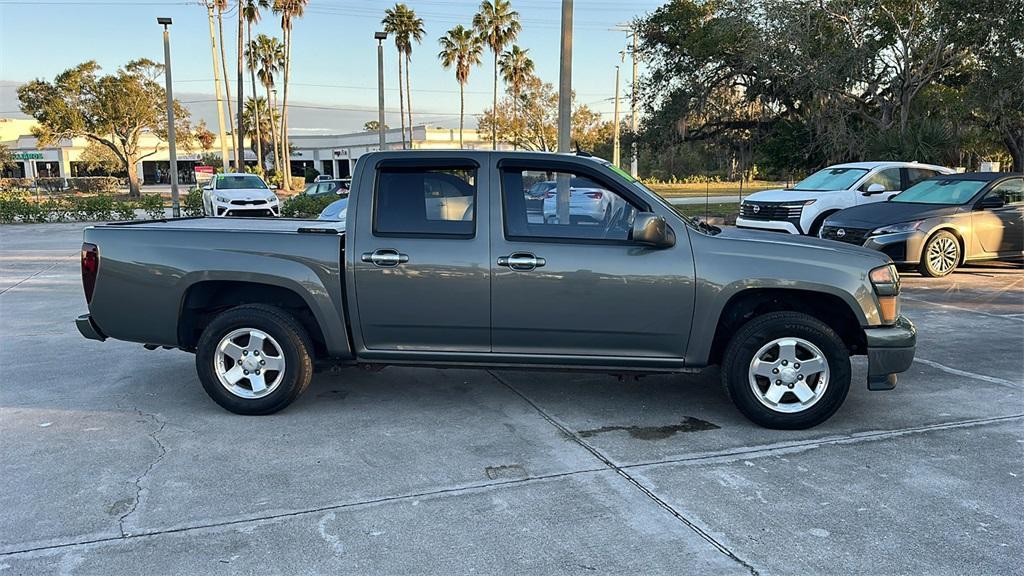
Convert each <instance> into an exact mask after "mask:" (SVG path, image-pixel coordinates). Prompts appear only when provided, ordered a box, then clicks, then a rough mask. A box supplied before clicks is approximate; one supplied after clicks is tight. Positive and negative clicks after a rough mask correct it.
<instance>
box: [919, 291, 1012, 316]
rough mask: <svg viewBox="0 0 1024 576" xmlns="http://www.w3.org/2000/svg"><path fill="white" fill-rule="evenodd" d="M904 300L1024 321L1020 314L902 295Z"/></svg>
mask: <svg viewBox="0 0 1024 576" xmlns="http://www.w3.org/2000/svg"><path fill="white" fill-rule="evenodd" d="M902 298H903V299H904V300H910V301H913V302H921V303H922V304H930V305H932V306H938V307H939V308H952V309H953V310H961V311H963V312H973V313H975V314H981V315H983V316H991V317H992V318H1002V319H1004V320H1018V321H1020V322H1024V316H1022V315H1020V314H993V313H991V312H982V311H981V310H974V309H973V308H964V307H963V306H954V305H952V304H939V303H938V302H929V301H928V300H922V299H920V298H914V297H913V296H907V295H906V294H904V295H902Z"/></svg>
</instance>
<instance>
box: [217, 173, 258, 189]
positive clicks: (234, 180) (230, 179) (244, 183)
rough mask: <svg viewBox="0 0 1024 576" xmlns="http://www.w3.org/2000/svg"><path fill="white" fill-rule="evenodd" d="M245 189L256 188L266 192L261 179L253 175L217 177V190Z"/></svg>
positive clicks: (223, 175)
mask: <svg viewBox="0 0 1024 576" xmlns="http://www.w3.org/2000/svg"><path fill="white" fill-rule="evenodd" d="M246 188H258V189H260V190H266V188H267V185H266V184H264V183H263V179H262V178H260V177H259V176H256V175H255V174H228V175H225V174H221V175H219V176H217V189H218V190H244V189H246Z"/></svg>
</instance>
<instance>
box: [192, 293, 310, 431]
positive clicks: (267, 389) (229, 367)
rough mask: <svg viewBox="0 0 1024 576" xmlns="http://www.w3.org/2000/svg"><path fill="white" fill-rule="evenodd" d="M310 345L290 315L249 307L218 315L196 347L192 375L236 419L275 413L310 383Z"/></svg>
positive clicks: (304, 333) (257, 305) (302, 329)
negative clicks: (237, 415) (197, 376)
mask: <svg viewBox="0 0 1024 576" xmlns="http://www.w3.org/2000/svg"><path fill="white" fill-rule="evenodd" d="M312 350H313V346H312V343H311V342H310V340H309V335H308V334H306V330H305V329H304V328H303V327H302V325H301V324H299V323H298V322H297V321H296V320H295V319H294V318H293V317H292V316H291V315H289V314H288V313H287V312H285V311H284V310H281V309H280V308H276V307H273V306H266V305H261V304H252V305H245V306H239V307H237V308H232V309H230V310H227V311H226V312H223V313H221V314H220V315H218V316H217V317H216V318H214V319H213V321H212V322H210V324H209V325H208V326H207V327H206V329H205V330H203V334H202V336H201V337H200V338H199V343H198V345H197V346H196V371H197V372H198V373H199V380H200V381H201V382H202V383H203V388H204V389H205V390H206V393H207V394H209V395H210V398H213V400H214V401H215V402H216V403H217V404H220V405H221V406H222V407H224V408H226V409H227V410H230V411H231V412H234V413H236V414H247V415H256V414H273V413H274V412H277V411H278V410H281V409H283V408H284V407H286V406H288V405H289V404H291V403H292V402H294V401H295V399H296V398H298V397H299V396H300V395H301V394H302V393H303V392H304V391H305V390H306V388H308V387H309V383H310V381H311V380H312V378H313V360H312V355H311V354H312Z"/></svg>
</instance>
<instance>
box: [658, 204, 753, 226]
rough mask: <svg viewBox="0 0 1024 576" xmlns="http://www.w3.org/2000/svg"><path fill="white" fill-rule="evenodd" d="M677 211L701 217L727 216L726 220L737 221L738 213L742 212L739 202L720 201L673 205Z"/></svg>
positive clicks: (684, 214)
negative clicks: (705, 204)
mask: <svg viewBox="0 0 1024 576" xmlns="http://www.w3.org/2000/svg"><path fill="white" fill-rule="evenodd" d="M673 208H675V209H676V212H679V213H680V214H682V215H683V216H689V217H691V218H692V217H695V216H699V217H701V218H703V217H705V216H707V217H710V218H715V217H718V218H725V220H726V222H735V221H736V215H737V214H739V212H740V204H739V202H720V203H712V204H708V205H707V206H704V204H680V205H678V206H673Z"/></svg>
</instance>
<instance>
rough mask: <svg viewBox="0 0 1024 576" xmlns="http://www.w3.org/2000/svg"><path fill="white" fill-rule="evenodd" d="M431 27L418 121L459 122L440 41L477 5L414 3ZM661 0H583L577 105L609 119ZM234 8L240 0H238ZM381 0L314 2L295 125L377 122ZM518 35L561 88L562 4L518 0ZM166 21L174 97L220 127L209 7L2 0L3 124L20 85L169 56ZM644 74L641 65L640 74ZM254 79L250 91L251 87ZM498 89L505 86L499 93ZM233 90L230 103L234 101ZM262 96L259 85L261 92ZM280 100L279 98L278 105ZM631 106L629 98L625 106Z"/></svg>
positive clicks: (487, 71) (327, 129)
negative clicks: (627, 28) (632, 34)
mask: <svg viewBox="0 0 1024 576" xmlns="http://www.w3.org/2000/svg"><path fill="white" fill-rule="evenodd" d="M405 3H406V4H407V5H408V6H410V7H411V8H413V9H414V10H415V11H416V13H417V15H419V16H420V17H421V18H422V19H423V20H424V27H425V28H426V37H425V38H424V39H423V43H422V44H419V45H415V46H414V48H413V53H412V68H411V70H412V75H411V84H412V104H413V115H414V117H413V120H414V122H415V123H416V124H420V123H429V124H432V125H438V126H446V127H457V126H458V110H459V94H458V84H457V83H456V81H455V73H454V70H445V69H443V68H442V67H441V65H440V63H439V61H438V59H437V53H438V51H439V47H438V38H440V37H441V36H442V35H443V34H444V32H445V31H447V30H448V29H449V28H451V27H453V26H454V25H456V24H463V25H464V26H469V25H470V23H471V21H472V17H473V14H474V13H475V12H476V9H477V7H478V5H479V2H478V1H473V0H406V2H405ZM661 3H662V2H659V1H658V0H619V1H612V0H576V1H575V3H574V4H575V9H574V27H573V36H574V48H573V88H574V90H575V91H576V98H577V101H578V102H580V103H584V104H587V105H589V106H591V107H592V108H595V109H597V110H599V111H601V112H602V113H604V114H605V117H606V118H608V119H611V114H612V109H613V104H612V97H613V96H614V93H615V66H616V64H619V63H620V62H621V60H620V54H619V53H620V51H622V50H623V49H624V48H625V47H626V46H627V36H626V33H625V32H622V31H616V30H615V27H616V25H618V24H621V23H626V22H629V21H631V20H632V19H634V18H636V17H638V16H643V15H644V14H646V13H649V12H650V11H651V10H653V9H655V8H657V7H658V6H659V5H660V4H661ZM232 4H234V0H232ZM393 5H394V1H393V0H391V1H385V0H362V1H359V0H310V3H309V5H308V7H307V8H306V14H305V16H304V17H303V18H302V19H300V20H298V21H296V22H295V24H294V29H293V33H292V34H293V36H292V37H293V47H292V79H291V82H290V84H289V100H290V102H291V105H290V106H289V110H290V113H289V125H290V126H289V129H290V131H292V130H294V131H295V132H299V133H301V132H309V133H317V132H323V133H336V132H347V131H355V130H360V129H362V126H363V123H364V122H366V121H368V120H375V119H376V118H377V55H376V41H375V40H374V39H373V33H374V31H376V30H378V29H380V27H381V26H380V19H381V18H382V17H383V14H384V9H385V8H387V7H390V6H393ZM512 7H513V8H514V9H515V10H516V11H518V12H519V14H520V20H521V23H522V27H523V29H522V32H521V33H520V35H519V38H518V39H517V41H516V43H517V44H519V45H520V46H521V47H523V48H526V49H529V55H530V57H531V58H533V60H534V62H535V65H536V73H537V75H538V76H539V77H540V78H541V79H542V80H544V81H546V82H551V83H554V84H555V85H556V86H557V82H558V62H559V42H560V40H559V36H560V32H559V30H560V28H559V26H560V24H559V18H560V11H561V2H560V1H559V0H512ZM158 16H167V17H171V18H173V20H174V24H173V25H172V27H171V51H172V72H173V78H174V86H173V89H174V95H175V97H176V98H177V99H178V100H180V101H182V102H183V103H185V104H186V105H187V106H188V107H189V108H190V110H191V111H192V115H193V120H196V121H197V120H199V119H205V120H206V122H207V124H208V125H209V126H210V127H211V129H213V130H216V115H215V110H216V109H215V105H214V103H213V98H214V97H213V94H214V88H213V64H212V59H211V54H210V36H209V24H208V21H207V14H206V8H205V7H204V3H203V2H202V1H201V0H137V1H130V0H0V117H9V118H10V117H23V115H21V114H20V112H19V111H18V102H17V95H16V93H15V90H16V89H17V86H18V85H20V84H21V83H24V82H26V81H29V80H33V79H36V78H42V79H45V80H52V79H53V77H54V76H55V75H56V74H58V73H60V72H61V71H63V70H65V69H67V68H70V67H72V66H75V65H77V64H79V63H81V62H84V61H86V60H90V59H92V60H96V61H97V62H98V63H99V64H100V65H101V66H102V67H103V68H104V69H105V70H106V71H109V72H112V71H114V70H115V69H116V68H118V67H119V66H121V65H123V64H124V63H126V62H128V61H130V60H132V59H136V58H141V57H146V58H150V59H152V60H155V61H158V62H162V61H163V43H162V36H161V26H159V25H158V24H157V22H156V18H157V17H158ZM235 16H236V12H235V10H234V9H232V10H231V11H230V12H228V13H226V15H225V22H224V33H225V35H226V36H227V37H228V38H229V40H228V41H227V42H226V44H227V45H226V47H225V48H226V50H227V52H228V55H227V59H228V62H229V68H228V73H229V75H230V76H232V77H233V76H234V74H235V72H234V65H235V56H234V53H235V49H234V47H235V33H236V30H237V20H235ZM279 26H280V25H279V21H278V19H277V18H275V17H274V15H273V14H271V13H269V12H266V13H264V17H263V21H262V22H261V23H260V24H259V26H258V28H257V29H256V30H254V36H255V34H256V33H265V34H268V35H275V36H280V27H279ZM492 63H493V58H492V56H491V55H490V53H489V52H487V53H485V56H484V58H483V63H482V65H481V66H479V67H476V68H474V69H473V70H472V72H471V73H470V78H469V83H468V84H467V85H466V115H467V117H466V124H467V127H473V126H475V124H476V121H475V119H474V118H472V116H473V115H478V114H480V113H482V112H483V110H484V109H485V108H489V107H490V104H491V86H492V84H491V82H492V73H493V71H492V65H493V64H492ZM384 66H385V70H384V75H385V77H384V81H385V86H386V92H385V109H386V110H387V111H389V114H388V115H387V120H386V121H387V123H388V124H389V125H391V126H392V127H395V126H398V124H399V119H398V114H397V110H398V91H397V80H398V69H397V55H396V52H395V49H394V44H393V42H392V41H391V40H390V39H389V40H388V41H387V42H386V44H385V53H384ZM631 66H632V63H631V61H630V59H629V57H628V56H627V58H626V62H625V64H623V69H622V71H623V74H622V86H621V94H622V96H623V97H625V95H626V94H627V93H628V81H629V77H630V74H631V71H632V69H631ZM641 71H642V67H641ZM248 78H249V75H248V72H246V90H247V91H249V90H251V88H250V85H249V84H248ZM499 89H500V88H499ZM234 92H235V90H234V85H232V97H233V98H234V97H235V94H234ZM261 94H262V89H261ZM280 97H281V93H280V91H279V92H278V98H279V99H280ZM621 106H622V110H623V111H628V103H626V102H623V103H622V104H621Z"/></svg>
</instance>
